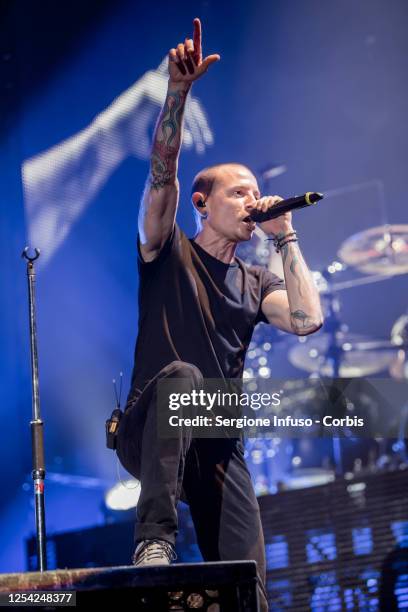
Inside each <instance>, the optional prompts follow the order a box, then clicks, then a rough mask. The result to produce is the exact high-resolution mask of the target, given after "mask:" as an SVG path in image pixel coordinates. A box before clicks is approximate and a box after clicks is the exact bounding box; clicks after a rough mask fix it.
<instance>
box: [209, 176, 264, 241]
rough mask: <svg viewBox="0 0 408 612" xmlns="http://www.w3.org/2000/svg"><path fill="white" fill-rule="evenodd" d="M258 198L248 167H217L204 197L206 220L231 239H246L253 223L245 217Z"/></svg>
mask: <svg viewBox="0 0 408 612" xmlns="http://www.w3.org/2000/svg"><path fill="white" fill-rule="evenodd" d="M260 197H261V195H260V193H259V188H258V183H257V180H256V178H255V177H254V175H253V174H252V172H251V171H250V170H248V168H246V167H245V166H238V165H237V166H233V165H231V166H224V167H222V168H220V169H219V170H218V173H217V178H216V179H215V182H214V186H213V189H212V191H211V194H210V196H209V197H208V199H207V205H208V209H209V210H208V213H209V215H208V219H207V223H208V224H209V225H210V226H211V227H212V229H213V230H215V231H216V232H217V233H218V234H220V235H222V236H223V237H225V238H228V239H229V240H233V241H234V242H242V241H244V240H250V238H251V237H252V234H253V231H254V229H255V223H254V222H253V221H251V220H250V219H249V213H250V212H251V210H252V208H253V207H254V205H255V202H256V200H259V198H260ZM245 219H246V220H245Z"/></svg>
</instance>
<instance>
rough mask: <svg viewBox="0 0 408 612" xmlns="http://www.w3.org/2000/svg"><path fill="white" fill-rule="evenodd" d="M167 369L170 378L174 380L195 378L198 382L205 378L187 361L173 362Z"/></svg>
mask: <svg viewBox="0 0 408 612" xmlns="http://www.w3.org/2000/svg"><path fill="white" fill-rule="evenodd" d="M167 368H168V373H169V376H171V377H172V378H194V379H196V380H202V378H203V375H202V373H201V370H200V369H199V368H197V366H195V365H194V364H193V363H188V362H187V361H177V360H175V361H172V362H171V363H169V365H168V366H167ZM167 368H166V369H167Z"/></svg>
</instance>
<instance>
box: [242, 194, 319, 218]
mask: <svg viewBox="0 0 408 612" xmlns="http://www.w3.org/2000/svg"><path fill="white" fill-rule="evenodd" d="M322 199H323V194H322V193H317V192H315V191H308V192H307V193H305V194H304V195H301V196H295V197H294V198H288V199H287V200H282V201H281V202H278V203H277V204H275V205H274V206H272V207H271V208H270V209H269V210H267V211H266V212H262V211H261V210H252V211H251V212H250V213H249V216H250V217H251V219H252V221H256V222H257V223H263V222H264V221H269V220H270V219H276V217H280V216H281V215H283V214H284V213H286V212H289V211H290V210H297V209H298V208H305V207H306V206H311V205H312V204H316V202H318V201H319V200H322Z"/></svg>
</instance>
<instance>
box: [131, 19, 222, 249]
mask: <svg viewBox="0 0 408 612" xmlns="http://www.w3.org/2000/svg"><path fill="white" fill-rule="evenodd" d="M219 59H220V56H219V55H209V56H208V57H206V58H205V59H203V58H202V50H201V23H200V20H199V19H194V35H193V39H187V38H186V39H185V41H184V43H182V44H179V45H177V48H176V49H170V52H169V84H168V90H167V96H166V100H165V103H164V106H163V109H162V111H161V113H160V116H159V119H158V121H157V125H156V129H155V133H154V137H153V149H152V154H151V159H150V173H149V177H148V180H147V183H146V187H145V191H144V194H143V198H142V202H141V205H140V209H139V222H138V225H139V236H140V250H141V253H142V257H143V259H144V260H145V261H152V260H153V259H155V258H156V257H157V256H158V254H159V253H160V250H161V248H162V247H163V245H164V243H165V242H166V240H167V238H168V237H169V235H170V234H171V232H172V230H173V226H174V221H175V218H176V212H177V205H178V200H179V184H178V179H177V165H178V158H179V154H180V148H181V142H182V131H183V115H184V108H185V103H186V98H187V95H188V92H189V91H190V88H191V85H192V83H193V81H195V80H197V79H198V78H200V77H201V76H202V75H203V74H204V73H205V72H206V71H207V70H208V67H209V66H210V65H211V64H213V63H214V62H216V61H218V60H219Z"/></svg>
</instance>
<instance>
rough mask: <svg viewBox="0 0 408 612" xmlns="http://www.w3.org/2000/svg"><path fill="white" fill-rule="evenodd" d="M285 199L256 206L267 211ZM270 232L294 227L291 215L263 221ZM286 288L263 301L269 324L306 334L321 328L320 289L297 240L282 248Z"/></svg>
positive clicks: (280, 233) (285, 231) (264, 200)
mask: <svg viewBox="0 0 408 612" xmlns="http://www.w3.org/2000/svg"><path fill="white" fill-rule="evenodd" d="M281 199H282V198H279V197H274V196H269V197H265V198H261V200H258V202H257V206H256V207H257V208H259V209H260V210H267V209H268V208H270V206H273V205H274V204H276V203H277V202H279V201H280V200H281ZM260 225H261V228H262V229H263V230H264V231H265V232H266V233H267V234H269V235H272V236H276V237H278V238H281V237H283V236H285V235H287V234H288V233H290V232H293V228H292V215H291V213H285V214H284V215H282V216H280V217H278V218H277V219H273V220H271V221H266V222H265V223H261V224H260ZM281 255H282V263H283V272H284V276H285V284H286V291H279V290H278V291H274V292H272V293H270V294H269V295H267V296H266V298H265V299H264V300H263V302H262V312H263V313H264V315H265V316H266V318H267V319H268V321H269V323H271V324H272V325H274V326H275V327H278V328H279V329H283V330H284V331H287V332H291V333H294V334H297V335H298V336H306V335H308V334H312V333H313V332H315V331H317V330H318V329H320V327H321V326H322V324H323V315H322V310H321V306H320V298H319V294H318V291H317V289H316V287H315V285H314V283H313V280H312V277H311V274H310V272H309V269H308V267H307V265H306V263H305V261H304V259H303V256H302V253H301V252H300V249H299V246H298V243H297V242H288V243H287V244H286V245H285V246H283V247H282V249H281Z"/></svg>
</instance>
